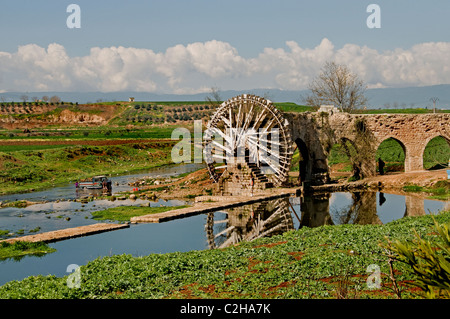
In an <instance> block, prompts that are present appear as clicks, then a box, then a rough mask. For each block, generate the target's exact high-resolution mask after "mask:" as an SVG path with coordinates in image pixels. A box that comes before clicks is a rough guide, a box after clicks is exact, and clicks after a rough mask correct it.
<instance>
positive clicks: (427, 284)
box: [385, 221, 450, 299]
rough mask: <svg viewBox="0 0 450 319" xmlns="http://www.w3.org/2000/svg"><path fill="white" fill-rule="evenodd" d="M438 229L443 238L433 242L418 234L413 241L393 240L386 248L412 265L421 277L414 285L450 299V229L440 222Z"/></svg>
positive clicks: (394, 256)
mask: <svg viewBox="0 0 450 319" xmlns="http://www.w3.org/2000/svg"><path fill="white" fill-rule="evenodd" d="M435 230H436V231H437V233H438V235H439V237H440V239H441V240H440V241H439V242H436V241H434V242H432V241H431V240H426V239H424V238H422V237H421V236H420V235H419V234H418V233H415V235H416V238H415V239H414V240H413V241H412V242H409V241H408V242H401V241H399V240H395V241H389V242H388V244H387V245H385V247H386V248H387V249H388V250H389V251H390V252H391V253H390V255H389V256H390V257H391V258H393V259H395V260H398V261H400V262H402V263H404V264H406V265H408V266H410V267H411V269H412V271H413V272H414V274H415V275H416V277H417V280H416V281H415V282H413V283H412V284H413V285H415V286H417V287H419V288H421V289H422V290H423V291H425V293H426V296H427V297H428V298H433V299H435V298H445V299H449V298H450V230H449V225H445V224H443V225H439V224H438V223H437V222H436V221H435Z"/></svg>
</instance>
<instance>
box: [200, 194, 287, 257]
mask: <svg viewBox="0 0 450 319" xmlns="http://www.w3.org/2000/svg"><path fill="white" fill-rule="evenodd" d="M223 216H224V217H225V218H224V219H218V220H215V216H214V213H209V214H208V215H207V218H206V225H205V231H206V237H207V241H208V247H209V248H210V249H214V248H224V247H228V246H231V245H234V244H237V243H239V242H241V241H251V240H254V239H257V238H262V237H268V236H273V235H277V234H281V233H284V232H286V231H289V230H293V229H294V223H293V220H292V216H291V213H290V210H289V199H288V198H285V199H277V200H273V201H269V202H261V203H256V204H253V205H247V206H242V207H238V208H235V209H234V210H230V211H228V212H227V213H224V214H223Z"/></svg>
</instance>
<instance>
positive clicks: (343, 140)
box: [338, 136, 363, 179]
mask: <svg viewBox="0 0 450 319" xmlns="http://www.w3.org/2000/svg"><path fill="white" fill-rule="evenodd" d="M338 143H339V144H341V146H342V147H343V148H344V151H345V152H346V154H347V157H348V158H349V160H350V162H351V165H352V175H353V177H356V178H357V179H359V178H361V177H362V175H363V173H362V166H363V163H361V162H360V161H359V159H358V156H357V154H358V147H357V145H356V143H355V142H354V141H353V140H352V139H350V138H348V137H345V136H343V137H340V138H339V140H338Z"/></svg>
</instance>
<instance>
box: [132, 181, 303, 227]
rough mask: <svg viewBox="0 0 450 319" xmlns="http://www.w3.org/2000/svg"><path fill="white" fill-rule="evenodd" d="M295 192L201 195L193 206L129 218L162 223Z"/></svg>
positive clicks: (288, 195)
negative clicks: (253, 194)
mask: <svg viewBox="0 0 450 319" xmlns="http://www.w3.org/2000/svg"><path fill="white" fill-rule="evenodd" d="M295 194H296V190H295V189H294V190H278V191H277V192H274V193H271V194H264V195H255V196H253V197H250V196H201V197H200V198H198V197H197V198H196V203H195V204H194V206H191V207H186V208H181V209H175V210H170V211H167V212H163V213H156V214H148V215H143V216H136V217H132V218H131V220H130V221H131V222H132V223H162V222H166V221H169V220H173V219H178V218H185V217H189V216H194V215H199V214H204V213H210V212H215V211H218V210H224V209H229V208H233V207H238V206H244V205H249V204H254V203H257V202H262V201H266V200H273V199H277V198H283V197H290V196H292V195H295ZM207 200H213V201H215V200H217V201H218V202H208V201H207Z"/></svg>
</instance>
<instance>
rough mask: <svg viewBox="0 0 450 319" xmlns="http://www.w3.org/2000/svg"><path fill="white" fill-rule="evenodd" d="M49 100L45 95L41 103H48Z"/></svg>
mask: <svg viewBox="0 0 450 319" xmlns="http://www.w3.org/2000/svg"><path fill="white" fill-rule="evenodd" d="M49 100H50V98H49V97H48V96H47V95H44V96H43V97H42V101H44V102H48V101H49Z"/></svg>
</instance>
